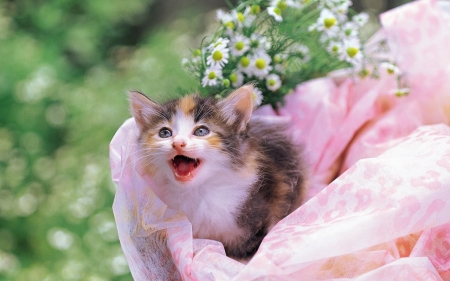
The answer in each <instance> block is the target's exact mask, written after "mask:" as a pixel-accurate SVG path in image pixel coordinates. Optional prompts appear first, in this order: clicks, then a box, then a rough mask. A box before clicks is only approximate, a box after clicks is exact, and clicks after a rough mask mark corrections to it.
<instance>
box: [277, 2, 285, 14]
mask: <svg viewBox="0 0 450 281" xmlns="http://www.w3.org/2000/svg"><path fill="white" fill-rule="evenodd" d="M286 7H287V4H286V1H278V4H277V8H279V9H280V10H283V9H284V8H286ZM280 12H281V11H280Z"/></svg>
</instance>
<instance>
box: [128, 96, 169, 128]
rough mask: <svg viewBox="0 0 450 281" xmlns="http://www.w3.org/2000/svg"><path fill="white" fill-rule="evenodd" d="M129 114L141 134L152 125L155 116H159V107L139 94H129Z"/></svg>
mask: <svg viewBox="0 0 450 281" xmlns="http://www.w3.org/2000/svg"><path fill="white" fill-rule="evenodd" d="M129 96H130V105H131V113H132V114H133V116H134V119H135V120H136V124H137V125H138V128H139V130H140V131H141V132H143V131H145V130H146V129H148V127H150V126H151V125H152V120H153V119H154V117H155V116H160V115H161V113H160V112H161V105H160V104H158V103H157V102H154V101H152V100H151V99H150V98H148V97H147V96H146V95H144V94H143V93H140V92H136V91H132V92H129Z"/></svg>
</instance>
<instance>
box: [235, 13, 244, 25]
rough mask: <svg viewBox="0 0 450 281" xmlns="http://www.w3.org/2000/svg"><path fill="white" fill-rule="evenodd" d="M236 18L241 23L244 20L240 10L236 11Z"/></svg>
mask: <svg viewBox="0 0 450 281" xmlns="http://www.w3.org/2000/svg"><path fill="white" fill-rule="evenodd" d="M237 18H238V20H239V21H240V22H241V23H242V22H244V20H245V16H244V14H242V13H241V12H239V13H237Z"/></svg>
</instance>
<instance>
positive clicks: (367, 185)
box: [110, 0, 450, 280]
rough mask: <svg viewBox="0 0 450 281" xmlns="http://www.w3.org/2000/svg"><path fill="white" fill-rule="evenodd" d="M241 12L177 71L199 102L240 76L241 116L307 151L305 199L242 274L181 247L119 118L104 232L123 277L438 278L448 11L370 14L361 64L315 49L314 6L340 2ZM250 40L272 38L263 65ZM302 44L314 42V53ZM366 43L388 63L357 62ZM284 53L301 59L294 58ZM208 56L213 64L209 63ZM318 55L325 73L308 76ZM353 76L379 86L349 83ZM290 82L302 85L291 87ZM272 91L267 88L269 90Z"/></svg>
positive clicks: (426, 7) (449, 101)
mask: <svg viewBox="0 0 450 281" xmlns="http://www.w3.org/2000/svg"><path fill="white" fill-rule="evenodd" d="M242 3H246V2H242ZM251 3H252V5H253V6H252V5H247V4H243V5H241V6H238V7H237V8H236V13H234V12H231V13H219V19H220V21H221V27H220V28H219V30H218V33H217V36H215V37H214V38H212V39H211V42H208V43H205V45H204V46H202V47H201V48H200V49H199V50H200V51H198V50H197V51H194V53H195V54H196V55H197V56H196V57H194V58H193V59H190V60H189V61H187V62H186V64H187V67H188V68H190V69H192V70H193V71H194V73H196V74H197V77H198V78H199V82H200V84H202V82H203V85H202V86H201V89H202V88H204V92H205V93H206V92H214V95H219V96H222V95H225V94H226V92H227V91H228V89H231V88H232V87H234V86H233V83H237V82H240V79H241V80H242V83H256V84H257V85H258V87H259V88H260V89H261V90H262V95H263V98H262V106H261V107H260V108H259V109H257V110H256V111H255V113H254V114H259V115H263V116H265V118H267V119H270V120H272V121H274V122H275V121H276V120H279V119H283V120H286V119H289V120H290V123H291V125H290V127H289V131H290V132H291V134H292V136H293V138H294V139H295V141H297V142H298V143H299V144H302V145H303V146H304V147H305V149H306V151H307V155H306V157H307V158H308V161H309V164H310V167H311V177H310V191H309V197H310V199H309V200H308V201H307V202H306V203H305V204H303V205H302V206H301V207H300V208H299V209H297V210H296V211H294V212H293V213H291V214H290V215H289V216H287V217H286V218H285V219H284V220H282V221H280V222H279V223H278V224H277V225H276V226H275V227H274V228H273V229H272V231H270V232H269V233H268V235H267V236H266V237H265V239H264V240H263V242H262V243H261V246H260V248H259V250H258V252H257V253H256V254H255V256H254V257H253V258H252V259H251V260H250V262H249V263H248V264H243V263H240V262H238V261H235V260H232V259H230V258H228V257H227V256H226V255H225V251H224V248H223V246H222V244H221V243H218V242H216V241H212V240H203V239H194V238H193V237H192V228H191V224H190V222H189V221H188V220H187V218H186V217H185V216H184V215H183V214H180V213H178V212H176V211H174V210H172V209H170V208H167V206H166V205H165V204H164V203H163V202H162V201H161V200H160V199H159V198H158V197H157V196H156V195H155V193H154V192H153V191H152V186H153V185H154V182H153V180H152V179H151V178H149V177H147V176H145V175H141V174H140V173H139V172H138V169H136V163H137V160H138V159H137V155H136V149H137V142H136V138H137V135H138V129H137V127H136V123H135V121H134V120H133V119H129V120H127V121H126V122H125V123H124V124H123V125H122V127H121V128H120V129H119V130H118V131H117V133H116V135H115V136H114V138H113V140H112V142H111V147H110V160H111V171H112V178H113V181H114V182H115V183H116V184H117V191H116V197H115V201H114V206H113V209H114V214H115V218H116V223H117V229H118V233H119V238H120V242H121V245H122V249H123V251H124V253H125V255H126V257H127V261H128V263H129V266H130V269H131V272H132V275H133V277H134V279H135V280H336V279H346V280H450V216H449V214H450V127H449V126H448V125H449V124H450V80H449V77H450V68H449V65H450V55H449V53H448V50H447V46H450V13H449V12H450V7H449V4H448V2H445V1H442V2H440V1H436V0H420V1H416V2H413V3H410V4H407V5H404V6H402V7H400V8H397V9H395V10H392V11H389V12H386V13H384V14H382V15H381V22H382V25H383V27H382V29H381V30H380V31H379V32H377V34H376V35H375V36H374V37H373V38H372V39H370V40H369V41H368V42H366V43H364V45H360V46H358V48H357V49H358V52H357V53H360V54H361V56H360V57H357V53H356V54H355V55H354V56H353V58H351V59H349V60H346V59H345V53H344V54H343V55H335V56H334V55H333V54H332V53H330V52H329V50H327V48H328V47H323V46H328V45H327V43H323V42H331V40H330V39H327V37H326V36H328V35H329V34H327V32H325V31H324V30H321V28H322V27H320V24H319V22H318V19H319V18H320V17H321V14H322V10H324V9H328V10H329V11H330V12H331V13H333V11H334V10H333V9H331V8H330V7H329V6H324V5H325V4H329V3H333V4H334V3H339V4H342V5H343V6H342V7H348V1H326V2H325V1H309V2H307V3H304V2H298V1H296V2H294V1H277V2H271V3H270V6H269V7H267V8H266V9H264V8H263V7H262V5H261V2H258V3H256V2H255V3H256V4H255V3H253V2H251ZM255 5H259V7H260V8H258V7H257V6H255ZM247 7H249V8H247ZM252 7H253V8H252ZM313 7H316V8H315V9H316V10H314V9H313ZM269 8H270V9H269ZM313 10H314V11H313ZM295 13H301V15H302V16H304V20H305V21H306V20H309V24H300V23H298V24H299V25H300V26H301V30H303V31H298V32H312V33H311V35H310V36H311V38H316V39H311V40H309V39H305V40H303V42H298V40H296V39H295V38H294V37H293V35H292V34H291V35H289V34H290V31H288V32H287V31H286V30H284V31H283V28H282V27H281V24H282V23H283V22H285V23H288V17H290V16H291V15H294V14H295ZM327 13H328V12H327ZM258 15H259V16H258ZM326 15H327V14H325V16H326ZM334 15H336V17H335V19H336V21H333V20H331V21H330V20H326V21H325V20H324V21H323V23H324V24H325V22H327V25H331V24H332V23H333V25H332V26H334V25H336V26H337V27H339V28H340V25H339V24H338V23H339V17H338V14H337V13H336V12H335V11H334ZM248 18H250V20H248ZM246 19H247V21H246ZM325 19H328V16H327V17H326V18H325ZM247 22H251V23H253V25H249V26H246V24H247ZM269 22H270V23H271V24H280V28H279V29H278V28H276V29H273V28H272V27H271V24H269ZM351 22H353V17H352V21H351ZM255 23H258V24H255ZM250 26H253V30H252V29H251V28H250ZM295 26H297V24H296V23H295V24H294V26H292V28H294V27H295ZM311 26H312V27H311ZM324 26H325V25H324ZM255 32H259V33H258V34H259V36H269V35H270V36H273V38H279V39H277V40H268V41H269V42H271V45H270V46H268V45H265V43H264V40H263V41H262V42H263V44H262V45H263V46H265V47H264V48H265V49H264V50H265V51H264V52H262V54H265V55H267V56H265V55H264V56H263V55H256V54H257V51H256V49H252V48H254V47H251V46H252V44H251V34H254V33H255ZM239 34H241V35H242V36H245V38H248V39H249V40H250V41H246V40H245V38H244V37H238V35H239ZM264 34H265V35H264ZM299 34H300V33H299ZM308 34H309V33H308ZM324 34H325V35H324ZM330 34H331V33H330ZM336 34H337V33H336ZM279 36H286V37H279ZM302 36H303V35H302ZM324 36H325V37H324ZM220 38H222V39H221V40H220ZM243 38H244V39H243ZM269 38H272V37H269ZM281 38H283V39H281ZM303 38H305V37H303ZM206 40H207V39H205V41H204V42H206ZM238 40H241V41H242V43H243V44H237V45H238V46H243V48H242V49H245V48H248V49H247V50H246V51H244V52H243V53H241V54H240V55H239V54H236V53H234V54H233V52H235V51H233V52H232V48H234V47H236V43H238V42H237V41H238ZM321 40H325V41H321ZM327 40H328V41H327ZM244 41H245V42H244ZM312 41H314V42H321V43H320V44H318V45H315V46H313V45H312ZM232 42H233V43H232ZM239 42H240V41H239ZM248 42H250V43H248ZM266 42H267V40H266ZM341 42H343V40H342V41H341ZM372 42H385V43H387V44H388V45H389V48H390V49H389V51H386V54H385V55H383V56H380V57H383V58H389V59H383V60H372V61H373V62H375V61H377V62H378V63H376V64H370V67H369V62H370V61H371V59H367V58H369V56H367V55H365V54H368V53H370V52H368V51H369V49H371V47H370V46H372V45H371V44H373V43H372ZM297 43H298V44H302V45H301V46H303V45H304V46H307V47H308V50H309V51H308V52H306V49H305V48H303V47H302V48H296V47H295V46H296V44H297ZM216 44H218V45H216ZM220 44H224V45H223V46H219V45H220ZM246 44H247V45H246ZM319 45H320V46H319ZM246 46H247V47H246ZM341 47H342V48H346V47H345V46H344V45H341ZM277 48H279V49H277ZM320 48H322V49H320ZM355 48H356V47H355ZM215 50H216V51H217V50H220V51H221V53H222V58H219V57H220V56H219V55H216V56H214V52H215ZM253 50H254V51H253ZM300 50H301V51H300ZM344 50H346V49H344ZM316 51H317V53H320V54H321V55H320V56H321V57H320V58H319V57H316V55H315V53H316ZM346 52H347V50H346ZM375 53H376V52H375ZM225 54H228V56H227V55H225ZM277 54H281V56H280V60H278V58H277ZM282 54H288V55H287V56H285V55H282ZM351 54H354V52H350V54H349V53H348V52H347V56H349V57H350V55H351ZM242 57H247V58H248V62H249V63H248V66H253V67H256V68H258V69H259V68H261V69H259V70H254V69H253V70H251V71H250V70H248V71H247V72H244V71H242V68H241V70H239V66H238V64H239V63H241V59H242ZM324 57H325V58H328V59H329V60H330V61H329V63H328V64H327V63H324V64H323V65H322V67H318V64H319V65H320V62H322V63H323V62H324V61H323V58H324ZM208 58H209V59H208ZM225 58H226V59H225ZM258 59H260V60H259V62H261V60H263V61H264V63H265V65H264V66H265V67H267V70H268V71H267V72H259V71H261V70H262V69H263V68H262V67H261V66H262V65H263V63H260V67H258V66H257V64H258ZM291 59H292V62H291ZM353 59H354V60H353ZM394 59H395V62H396V64H395V65H393V64H391V65H389V67H388V68H387V69H388V70H389V71H378V73H377V70H379V69H381V67H382V66H381V64H382V63H383V62H392V61H394ZM225 60H227V62H225ZM356 60H358V62H357V63H356ZM220 62H223V63H222V64H221V63H220ZM279 62H280V63H279ZM305 62H308V63H305ZM354 62H355V64H353V63H354ZM366 63H367V64H366ZM278 64H281V65H282V67H283V68H282V69H281V68H279V67H276V65H278ZM345 66H349V67H353V68H352V69H353V70H351V71H350V73H354V74H357V75H354V76H353V77H347V78H342V77H339V78H336V76H326V77H325V75H326V74H327V71H334V70H337V69H340V68H341V67H345ZM295 67H298V68H297V70H298V69H300V70H299V71H298V72H297V70H295V71H294V70H292V69H295ZM316 67H317V68H316ZM322 68H323V69H325V70H324V71H323V72H321V71H319V70H320V69H322ZM397 68H398V69H399V70H397ZM269 69H270V70H269ZM277 69H279V70H283V71H279V70H277ZM312 69H314V70H312ZM364 69H367V70H368V71H369V72H370V73H371V74H370V75H374V74H373V73H377V74H376V75H375V76H378V78H377V79H367V78H363V76H364V75H362V76H361V75H358V74H361V70H364ZM210 71H216V73H215V75H216V76H215V77H213V75H210V73H211V72H210ZM302 71H305V72H302ZM400 71H401V73H400ZM388 72H394V73H395V72H399V73H400V74H401V77H402V79H407V81H408V86H409V91H408V92H409V94H408V95H406V96H403V97H402V98H398V97H397V96H396V95H393V94H392V93H393V92H392V89H401V88H403V84H402V83H403V82H402V81H400V83H401V85H400V86H401V88H398V86H399V84H398V83H399V80H398V79H397V78H396V77H395V76H392V75H390V74H389V73H388ZM262 73H264V74H262ZM294 73H298V75H299V76H300V77H294V76H295V75H293V74H294ZM233 74H235V76H233ZM239 75H242V77H241V78H240V76H239ZM269 75H277V76H278V78H274V77H275V76H269ZM291 75H292V76H291ZM308 75H309V76H308ZM205 77H206V78H205ZM271 77H272V78H271ZM315 77H318V78H315ZM235 78H236V79H235ZM214 79H215V80H214ZM291 79H292V80H291ZM295 79H298V80H297V81H299V82H301V81H305V82H301V83H300V84H298V85H293V84H290V83H293V82H292V81H295ZM203 80H204V81H203ZM227 80H229V84H228V82H227ZM271 80H273V82H271ZM212 81H214V82H212ZM235 85H237V84H235ZM275 85H279V87H278V88H276V87H275V88H272V89H274V90H273V91H272V90H270V88H271V87H273V86H275ZM289 85H292V86H289ZM201 91H203V90H201ZM396 92H397V90H395V91H394V93H396ZM404 92H406V91H403V93H404ZM255 95H256V97H258V94H257V93H255ZM279 102H284V105H283V106H278V104H279ZM264 104H266V105H264ZM271 105H275V108H276V110H274V108H273V106H271Z"/></svg>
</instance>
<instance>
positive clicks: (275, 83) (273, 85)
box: [266, 74, 281, 92]
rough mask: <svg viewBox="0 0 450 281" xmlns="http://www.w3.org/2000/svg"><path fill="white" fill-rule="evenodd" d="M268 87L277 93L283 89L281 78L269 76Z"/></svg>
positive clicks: (267, 79) (267, 78) (274, 75)
mask: <svg viewBox="0 0 450 281" xmlns="http://www.w3.org/2000/svg"><path fill="white" fill-rule="evenodd" d="M266 87H267V89H269V90H271V91H272V92H275V91H276V90H278V89H279V88H280V87H281V79H280V76H278V75H276V74H269V75H267V77H266Z"/></svg>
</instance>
